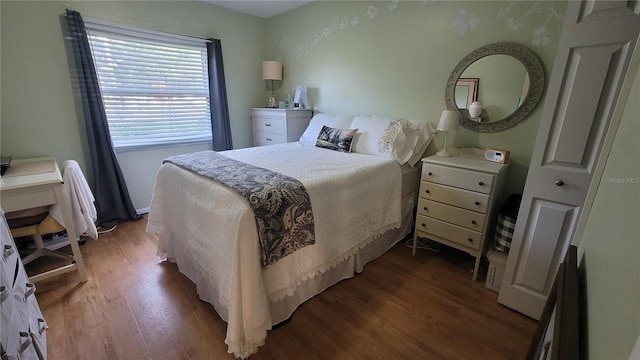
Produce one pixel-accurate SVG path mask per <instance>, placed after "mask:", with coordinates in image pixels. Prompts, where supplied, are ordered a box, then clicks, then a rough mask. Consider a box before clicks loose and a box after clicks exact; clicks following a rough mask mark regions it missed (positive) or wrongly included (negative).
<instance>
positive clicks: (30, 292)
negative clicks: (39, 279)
mask: <svg viewBox="0 0 640 360" xmlns="http://www.w3.org/2000/svg"><path fill="white" fill-rule="evenodd" d="M26 288H27V290H26V292H25V293H24V301H27V298H28V297H29V296H31V295H33V294H35V292H36V286H35V285H33V284H32V283H27V284H26Z"/></svg>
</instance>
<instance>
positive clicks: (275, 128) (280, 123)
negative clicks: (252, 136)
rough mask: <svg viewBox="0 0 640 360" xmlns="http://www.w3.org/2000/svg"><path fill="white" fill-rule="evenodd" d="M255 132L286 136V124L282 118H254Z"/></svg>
mask: <svg viewBox="0 0 640 360" xmlns="http://www.w3.org/2000/svg"><path fill="white" fill-rule="evenodd" d="M253 130H254V131H264V132H268V133H274V134H281V135H283V136H284V135H285V123H284V119H282V117H280V118H275V117H259V118H258V117H254V118H253Z"/></svg>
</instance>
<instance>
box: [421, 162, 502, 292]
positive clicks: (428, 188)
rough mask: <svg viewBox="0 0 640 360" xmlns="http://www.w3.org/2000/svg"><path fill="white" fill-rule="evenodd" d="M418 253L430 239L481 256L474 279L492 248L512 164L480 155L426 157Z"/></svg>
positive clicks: (477, 259) (474, 272) (423, 167)
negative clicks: (422, 241)
mask: <svg viewBox="0 0 640 360" xmlns="http://www.w3.org/2000/svg"><path fill="white" fill-rule="evenodd" d="M422 162H423V164H422V177H421V181H420V197H419V198H418V210H417V214H416V226H415V231H414V241H413V254H414V255H415V253H416V249H417V244H418V238H420V237H424V238H427V239H430V240H433V241H437V242H439V243H442V244H445V245H448V246H451V247H454V248H456V249H459V250H462V251H465V252H467V253H469V254H470V255H472V256H474V257H475V258H476V262H475V267H474V271H473V280H475V279H476V277H477V275H478V268H479V265H480V260H481V258H482V255H483V254H484V253H485V252H486V250H487V249H486V248H487V245H489V244H491V239H490V236H491V234H492V230H493V229H491V227H492V224H493V223H492V220H493V218H494V214H495V210H496V209H495V208H496V206H497V202H498V201H499V199H500V196H501V195H502V190H503V187H504V181H505V178H506V174H507V171H506V170H507V168H508V164H499V163H494V162H489V161H486V160H484V159H482V158H480V157H476V156H454V157H440V156H430V157H427V158H424V159H422Z"/></svg>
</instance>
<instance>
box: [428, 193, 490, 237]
mask: <svg viewBox="0 0 640 360" xmlns="http://www.w3.org/2000/svg"><path fill="white" fill-rule="evenodd" d="M418 215H424V216H428V217H432V218H435V219H438V220H442V221H446V222H449V223H452V224H455V225H459V226H463V227H466V228H468V229H471V230H475V231H479V232H482V230H484V221H485V218H486V216H485V215H484V214H481V213H477V212H475V211H469V210H465V209H461V208H458V207H455V206H449V205H445V204H441V203H438V202H435V201H431V200H427V199H423V198H420V199H419V200H418Z"/></svg>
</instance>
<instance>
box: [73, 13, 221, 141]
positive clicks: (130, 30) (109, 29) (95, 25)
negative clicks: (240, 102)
mask: <svg viewBox="0 0 640 360" xmlns="http://www.w3.org/2000/svg"><path fill="white" fill-rule="evenodd" d="M85 27H86V29H87V37H88V40H89V45H90V47H91V55H92V58H93V59H94V60H93V62H94V67H95V69H96V73H97V75H98V82H99V86H100V92H101V95H102V99H103V106H104V107H105V112H106V113H107V122H108V123H109V118H110V116H109V112H107V109H106V105H105V104H104V102H105V100H104V99H105V96H110V95H108V94H109V93H114V92H117V91H106V92H105V90H103V84H102V81H101V79H100V71H99V69H98V65H97V63H96V59H95V53H94V49H93V43H92V41H91V36H92V35H91V33H92V32H94V33H95V32H99V33H112V34H114V35H115V36H121V37H122V36H124V37H132V38H133V39H134V40H135V39H140V40H143V41H151V42H156V43H158V44H159V45H162V44H166V45H172V44H173V45H177V46H189V47H198V48H200V51H202V50H204V56H203V58H202V60H203V61H205V62H206V63H204V64H203V69H204V73H203V75H204V76H205V81H204V84H205V88H204V90H206V99H207V101H206V107H207V109H208V111H206V115H208V116H206V118H203V119H204V121H201V122H199V125H200V126H202V129H201V130H202V131H205V130H206V132H207V136H201V137H198V138H194V139H181V140H173V141H172V140H169V139H170V138H171V137H173V136H172V135H171V133H170V132H168V133H167V136H166V138H165V140H164V141H162V142H154V143H149V142H147V143H145V142H144V139H142V138H141V141H140V142H136V143H135V144H117V141H115V140H113V136H112V146H113V148H114V150H115V151H116V152H127V151H136V150H146V149H153V148H164V147H175V146H189V145H198V144H212V143H213V129H212V126H211V111H212V109H211V106H212V102H211V98H210V89H209V84H210V81H209V75H210V74H209V72H208V61H209V59H208V58H207V53H206V51H207V50H206V44H207V42H208V40H205V39H200V38H194V37H189V36H184V35H177V34H171V33H165V32H159V31H154V30H147V29H140V28H134V27H128V26H123V25H116V24H111V23H105V22H100V21H96V20H89V19H87V20H86V21H85ZM126 92H127V91H125V93H126ZM137 93H138V94H143V93H141V92H137ZM168 94H175V95H178V94H180V95H182V94H181V92H180V91H176V92H169V93H168ZM146 95H147V96H149V95H150V94H146ZM151 96H153V95H152V94H151ZM164 96H166V94H165V95H164ZM108 126H109V132H110V134H111V131H112V130H111V126H112V125H111V124H108ZM176 134H177V135H176V136H179V134H180V133H179V132H176ZM147 140H148V139H147Z"/></svg>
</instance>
